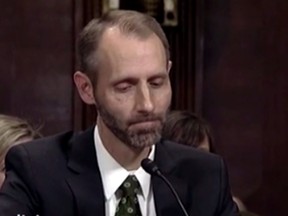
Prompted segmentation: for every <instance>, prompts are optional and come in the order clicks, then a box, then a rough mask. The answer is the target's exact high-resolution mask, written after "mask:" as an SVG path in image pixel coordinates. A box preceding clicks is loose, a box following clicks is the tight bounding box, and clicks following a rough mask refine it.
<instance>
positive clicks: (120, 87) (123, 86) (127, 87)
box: [115, 83, 132, 92]
mask: <svg viewBox="0 0 288 216" xmlns="http://www.w3.org/2000/svg"><path fill="white" fill-rule="evenodd" d="M131 88H132V85H131V84H129V83H119V84H117V85H116V86H115V89H116V91H118V92H127V91H129V90H130V89H131Z"/></svg>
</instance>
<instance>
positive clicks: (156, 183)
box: [152, 142, 188, 216]
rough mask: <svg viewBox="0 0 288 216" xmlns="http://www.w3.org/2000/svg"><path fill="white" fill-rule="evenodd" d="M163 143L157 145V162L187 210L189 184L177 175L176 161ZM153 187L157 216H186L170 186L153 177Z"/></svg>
mask: <svg viewBox="0 0 288 216" xmlns="http://www.w3.org/2000/svg"><path fill="white" fill-rule="evenodd" d="M163 145H164V144H163V143H162V142H160V143H158V144H157V145H156V154H155V162H156V164H157V165H158V167H159V169H160V170H161V172H162V174H163V175H164V176H165V177H166V178H167V179H168V180H169V181H170V183H171V184H172V186H173V187H174V189H175V190H176V192H177V194H178V195H179V197H180V200H181V201H182V203H183V205H184V206H185V207H186V208H187V206H188V205H187V204H188V200H187V196H188V183H187V182H186V181H185V180H183V179H181V178H180V177H177V176H176V175H175V173H174V172H175V169H174V168H175V164H176V163H175V160H173V157H172V156H171V155H169V152H167V149H166V148H165V146H163ZM152 187H153V193H154V199H155V207H156V212H157V216H175V215H177V216H178V215H179V216H181V215H184V214H183V213H182V210H181V207H180V206H179V204H178V203H177V200H176V198H175V197H174V195H173V193H172V191H171V190H170V189H169V187H168V185H166V183H165V182H164V181H163V180H162V179H160V178H159V177H158V176H152Z"/></svg>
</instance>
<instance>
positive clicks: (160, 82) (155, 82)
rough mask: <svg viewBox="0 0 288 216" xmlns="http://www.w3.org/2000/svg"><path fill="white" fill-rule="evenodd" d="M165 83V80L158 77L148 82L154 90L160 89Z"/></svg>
mask: <svg viewBox="0 0 288 216" xmlns="http://www.w3.org/2000/svg"><path fill="white" fill-rule="evenodd" d="M164 82H165V78H162V77H158V78H155V79H153V80H151V81H150V85H151V86H152V87H154V88H158V87H161V86H162V85H163V84H164Z"/></svg>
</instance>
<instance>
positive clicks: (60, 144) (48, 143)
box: [7, 131, 75, 158]
mask: <svg viewBox="0 0 288 216" xmlns="http://www.w3.org/2000/svg"><path fill="white" fill-rule="evenodd" d="M74 136H75V133H74V132H73V131H68V132H64V133H61V134H56V135H53V136H48V137H44V138H40V139H37V140H33V141H30V142H27V143H24V144H21V145H16V146H13V147H12V148H11V149H10V150H9V151H8V154H7V157H8V158H9V156H10V155H11V154H12V155H14V154H29V156H38V157H40V158H41V157H43V156H45V155H47V154H49V155H53V154H51V153H54V154H56V153H57V152H59V153H60V152H65V151H67V149H69V142H70V140H71V139H72V138H73V137H74Z"/></svg>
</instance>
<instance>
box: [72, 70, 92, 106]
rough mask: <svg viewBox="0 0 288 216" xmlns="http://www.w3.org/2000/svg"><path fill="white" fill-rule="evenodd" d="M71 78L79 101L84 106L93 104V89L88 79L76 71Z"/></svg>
mask: <svg viewBox="0 0 288 216" xmlns="http://www.w3.org/2000/svg"><path fill="white" fill-rule="evenodd" d="M73 78H74V83H75V85H76V87H77V90H78V93H79V95H80V97H81V99H82V100H83V101H84V102H85V103H86V104H95V98H94V87H93V85H92V82H91V80H90V79H89V77H88V76H87V75H86V74H84V73H83V72H81V71H77V72H75V73H74V76H73Z"/></svg>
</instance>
